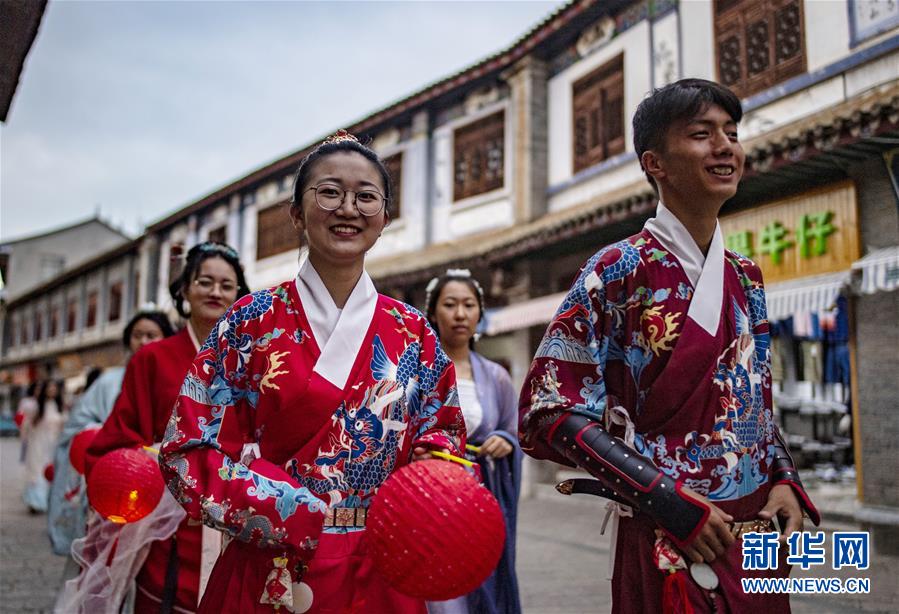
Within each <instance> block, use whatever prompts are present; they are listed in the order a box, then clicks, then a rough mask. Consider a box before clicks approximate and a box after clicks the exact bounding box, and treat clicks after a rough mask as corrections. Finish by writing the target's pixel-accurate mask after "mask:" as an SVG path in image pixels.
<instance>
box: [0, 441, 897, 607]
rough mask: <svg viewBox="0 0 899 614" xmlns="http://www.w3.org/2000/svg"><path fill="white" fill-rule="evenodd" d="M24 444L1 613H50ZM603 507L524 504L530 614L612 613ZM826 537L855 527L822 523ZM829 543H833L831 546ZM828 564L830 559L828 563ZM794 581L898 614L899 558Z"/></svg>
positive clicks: (524, 593)
mask: <svg viewBox="0 0 899 614" xmlns="http://www.w3.org/2000/svg"><path fill="white" fill-rule="evenodd" d="M18 453H19V442H18V440H16V439H10V438H3V439H0V612H2V613H4V614H6V613H10V614H12V613H18V612H50V611H51V610H52V606H53V603H54V601H55V598H56V593H57V591H58V590H59V587H60V586H61V584H62V580H63V573H64V571H63V569H64V566H65V559H63V558H62V557H58V556H54V555H53V554H51V552H50V546H49V542H48V540H47V536H46V529H45V523H46V518H45V517H44V516H30V515H29V514H28V512H27V511H26V510H25V506H24V504H23V503H22V500H21V490H22V485H21V478H20V473H21V465H20V464H19V463H18ZM603 515H604V507H603V505H602V502H601V501H600V500H598V499H595V498H592V497H583V496H582V497H563V496H562V495H558V494H557V493H555V491H553V490H552V489H551V487H549V486H542V485H541V486H539V487H538V488H536V489H535V492H534V496H533V497H531V498H529V499H526V500H524V501H523V502H522V504H521V507H520V513H519V529H518V579H519V584H520V589H521V597H522V604H523V606H524V610H525V612H526V613H527V614H551V613H560V614H582V613H583V614H589V613H594V612H597V613H598V612H608V611H609V609H610V607H611V597H610V594H609V584H608V581H607V580H606V579H605V578H606V573H607V566H608V557H609V541H608V538H607V537H604V536H601V535H599V527H600V526H601V524H602V518H603ZM825 525H826V526H825V527H824V530H825V531H833V530H857V528H858V527H857V526H853V525H851V524H846V523H842V524H841V523H838V522H837V521H834V520H829V519H828V520H827V521H826V522H825ZM828 543H829V542H828ZM829 563H830V559H829V557H828V564H829ZM793 575H794V576H795V577H829V576H836V577H842V578H845V577H849V576H856V577H866V578H870V579H871V588H872V590H871V594H870V595H861V596H850V595H826V596H824V595H815V596H805V597H797V596H794V597H793V599H792V604H793V612H794V613H796V614H831V613H832V614H849V613H851V612H896V611H897V610H899V608H897V605H896V604H899V581H897V577H899V560H897V559H895V558H887V557H882V556H881V557H879V556H878V555H877V554H876V553H875V554H873V555H872V559H871V569H869V570H867V571H864V572H855V570H849V572H847V570H845V569H844V570H840V571H832V570H830V568H829V566H828V567H819V568H812V569H811V570H809V571H807V572H801V571H798V570H797V571H794V574H793Z"/></svg>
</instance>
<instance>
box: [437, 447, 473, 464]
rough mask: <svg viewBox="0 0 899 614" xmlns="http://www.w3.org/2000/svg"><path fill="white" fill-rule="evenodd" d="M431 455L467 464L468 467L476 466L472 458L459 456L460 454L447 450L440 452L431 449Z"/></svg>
mask: <svg viewBox="0 0 899 614" xmlns="http://www.w3.org/2000/svg"><path fill="white" fill-rule="evenodd" d="M430 454H431V456H436V457H437V458H442V459H444V460H448V461H452V462H454V463H459V464H460V465H465V466H466V467H474V463H473V462H471V461H470V460H467V459H464V458H459V457H458V456H453V455H452V454H447V453H446V452H438V451H437V450H431V451H430Z"/></svg>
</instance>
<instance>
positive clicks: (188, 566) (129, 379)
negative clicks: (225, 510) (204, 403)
mask: <svg viewBox="0 0 899 614" xmlns="http://www.w3.org/2000/svg"><path fill="white" fill-rule="evenodd" d="M196 353H197V351H196V345H195V344H194V342H193V340H192V339H191V336H190V332H189V331H188V328H187V327H185V328H184V329H183V330H181V332H179V333H178V334H176V335H173V336H171V337H168V338H167V339H163V340H160V341H156V342H154V343H151V344H149V345H146V346H144V347H143V348H141V349H140V350H139V351H138V352H137V353H136V354H135V355H134V356H133V357H132V358H131V360H130V361H129V362H128V367H127V368H126V370H125V379H124V380H123V382H122V392H121V394H120V395H119V398H118V399H117V400H116V403H115V406H114V407H113V410H112V413H111V414H110V415H109V418H107V420H106V423H105V424H104V425H103V428H102V429H101V430H100V432H99V433H98V434H97V436H96V438H95V439H94V440H93V442H92V443H91V446H90V448H89V449H88V451H87V460H86V463H85V464H86V469H87V474H88V475H90V470H91V469H92V468H93V465H94V463H96V461H97V460H98V459H99V458H100V457H101V456H103V455H104V454H106V453H107V452H111V451H112V450H116V449H118V448H127V447H139V446H151V445H153V444H154V443H158V442H160V441H162V437H163V435H164V433H165V428H166V424H167V423H168V421H169V416H171V413H172V406H173V405H174V404H175V400H176V399H177V398H178V391H179V390H180V389H181V383H182V382H183V381H184V376H185V374H186V373H187V370H188V369H189V368H190V365H191V363H192V362H193V360H194V356H195V355H196ZM201 528H202V526H201V525H200V524H199V523H197V522H191V521H190V520H189V519H185V520H184V521H183V522H182V523H181V526H180V527H179V528H178V531H177V533H176V534H175V539H177V542H178V585H177V589H176V595H175V607H176V608H179V609H181V610H183V611H188V612H193V611H195V610H196V608H197V601H198V592H199V585H200V552H201V539H202V538H201ZM171 546H172V541H171V540H167V541H157V542H153V545H152V546H151V548H150V552H149V554H148V555H147V560H146V562H145V563H144V566H143V568H142V569H141V571H140V573H139V574H138V576H137V594H136V603H135V610H136V611H137V612H138V613H141V612H158V611H159V603H160V599H161V598H162V595H163V592H164V587H165V578H166V570H167V569H168V566H169V557H170V554H171Z"/></svg>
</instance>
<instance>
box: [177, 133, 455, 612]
mask: <svg viewBox="0 0 899 614" xmlns="http://www.w3.org/2000/svg"><path fill="white" fill-rule="evenodd" d="M389 198H390V183H389V180H388V175H387V171H386V169H385V168H384V165H383V163H382V162H381V161H380V159H379V158H378V157H377V155H376V154H375V153H374V152H372V151H371V150H370V149H368V148H366V147H364V146H362V145H361V144H359V142H358V141H357V140H356V139H355V138H354V137H352V136H350V135H347V134H346V133H342V134H341V133H338V135H337V136H335V137H332V138H331V139H329V140H328V141H326V142H325V143H323V144H322V145H319V146H318V147H317V148H316V149H314V150H313V151H312V153H310V154H309V156H307V157H306V159H305V160H304V161H303V163H302V164H301V165H300V168H299V170H298V171H297V178H296V182H295V186H294V200H293V203H292V205H291V208H290V215H291V218H292V220H293V222H294V225H295V226H296V228H297V229H298V230H299V231H302V232H303V233H304V234H305V239H306V241H305V243H306V244H307V245H308V246H309V258H308V259H307V260H306V261H305V262H304V263H303V265H302V266H301V268H300V272H299V274H298V275H297V277H296V279H292V280H289V281H286V282H284V283H282V284H280V285H278V286H275V287H274V288H269V289H267V290H261V291H259V292H254V293H253V294H251V295H249V296H246V297H244V298H243V299H241V300H239V301H238V302H237V303H235V305H234V307H233V308H232V309H231V310H230V311H229V313H228V315H227V316H226V317H225V318H224V319H223V320H222V321H221V323H220V324H219V326H218V327H217V330H216V333H217V334H216V335H215V336H211V337H210V338H209V340H208V341H207V343H206V344H205V345H204V346H203V348H202V350H201V351H200V353H199V354H198V355H197V358H196V360H195V361H194V364H193V365H192V366H191V368H190V371H189V373H188V376H187V379H186V380H185V382H184V386H183V387H182V390H181V396H180V397H179V399H178V404H177V405H176V406H175V410H174V412H173V414H172V419H171V422H170V424H169V428H168V431H167V432H166V437H165V442H164V444H163V448H162V454H161V460H160V462H161V464H162V466H163V471H164V473H165V474H166V477H167V479H168V486H169V489H170V490H171V491H172V492H173V493H174V494H175V495H176V498H178V499H179V500H180V501H181V503H182V504H183V505H184V507H185V509H187V512H188V514H189V515H190V516H191V517H192V518H196V519H201V518H202V520H203V521H204V522H205V523H206V524H208V525H210V526H214V527H216V528H218V529H219V530H221V531H223V532H224V533H226V534H227V535H228V536H229V537H230V538H231V539H230V541H229V542H228V545H227V547H226V548H225V550H224V552H223V553H222V555H221V557H219V560H218V562H217V563H216V566H215V569H214V570H213V572H212V576H211V577H210V579H209V589H208V590H207V591H206V593H205V595H204V597H203V600H202V602H201V603H200V611H201V612H214V613H216V614H221V613H225V612H241V613H249V612H273V611H276V610H279V609H280V608H282V607H283V608H285V609H286V610H287V611H290V612H306V611H309V612H316V613H325V612H377V613H380V612H390V613H391V614H405V613H418V614H423V613H424V611H425V604H424V602H423V601H422V600H420V599H415V598H412V597H408V596H406V595H402V594H400V593H399V592H397V591H396V590H394V589H393V588H392V587H390V586H389V585H387V584H386V582H385V581H384V579H383V578H382V577H381V576H380V575H379V574H377V573H376V572H375V570H374V569H373V567H372V563H371V559H370V558H369V557H368V556H367V553H366V547H367V545H366V541H365V539H364V535H365V524H366V517H367V513H368V509H369V505H370V504H371V501H372V498H373V497H374V495H375V493H376V492H377V490H378V488H379V486H380V485H381V484H382V483H383V482H384V480H386V479H387V478H388V476H389V475H390V474H391V473H392V472H393V471H395V470H396V469H398V468H399V467H401V466H403V465H405V464H407V463H409V462H410V461H411V460H413V459H416V458H426V457H428V450H437V449H442V450H445V451H448V452H451V453H452V454H455V455H460V451H461V450H463V449H464V446H465V423H464V420H463V418H462V414H461V411H460V410H459V403H458V398H457V394H456V387H455V375H454V371H453V367H452V363H451V362H450V360H449V358H448V357H447V355H446V354H445V353H444V352H443V350H442V349H440V345H439V343H438V341H437V337H436V335H435V334H434V331H433V330H432V329H431V327H430V326H429V325H428V323H427V321H426V319H425V318H424V317H423V316H422V314H421V313H419V312H418V311H416V310H415V309H413V308H412V307H409V306H408V305H405V304H403V303H401V302H399V301H396V300H393V299H391V298H388V297H386V296H383V295H380V294H378V293H377V292H376V291H375V289H374V285H373V284H372V281H371V279H370V278H369V276H368V274H367V273H366V272H365V270H364V258H365V253H366V252H367V251H368V250H369V249H371V247H372V246H373V245H374V244H375V241H377V238H378V236H380V234H381V231H382V230H383V229H384V226H385V224H386V223H387V221H388V209H387V204H388V202H389ZM282 611H283V610H282Z"/></svg>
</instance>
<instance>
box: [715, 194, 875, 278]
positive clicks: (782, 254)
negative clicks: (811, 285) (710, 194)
mask: <svg viewBox="0 0 899 614" xmlns="http://www.w3.org/2000/svg"><path fill="white" fill-rule="evenodd" d="M720 222H721V234H722V236H723V238H724V241H725V244H726V245H727V248H728V249H730V250H732V251H734V252H736V253H738V254H741V255H742V256H745V257H746V258H750V259H752V260H753V262H755V263H756V264H757V265H758V266H759V268H760V269H761V270H762V276H763V277H764V279H765V283H766V284H771V283H778V282H781V281H787V280H791V279H798V278H810V277H813V276H817V275H825V274H829V273H837V272H842V271H847V270H849V269H850V267H851V266H852V263H853V262H855V261H856V260H858V258H859V257H860V242H859V220H858V199H857V197H856V193H855V184H854V183H852V181H841V182H839V183H835V184H832V185H829V186H826V187H823V188H817V189H815V190H811V191H808V192H804V193H802V194H797V195H795V196H789V197H787V198H781V199H779V200H775V201H771V202H768V203H766V204H764V205H760V206H755V207H748V208H744V209H742V210H738V211H735V212H732V213H728V214H725V215H722V216H721V218H720Z"/></svg>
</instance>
